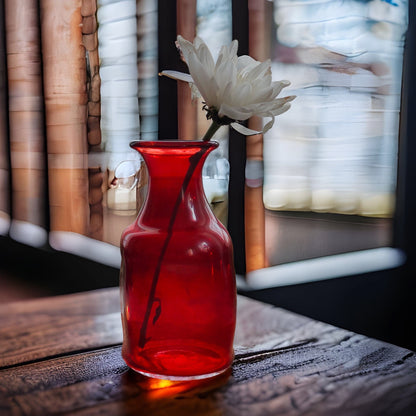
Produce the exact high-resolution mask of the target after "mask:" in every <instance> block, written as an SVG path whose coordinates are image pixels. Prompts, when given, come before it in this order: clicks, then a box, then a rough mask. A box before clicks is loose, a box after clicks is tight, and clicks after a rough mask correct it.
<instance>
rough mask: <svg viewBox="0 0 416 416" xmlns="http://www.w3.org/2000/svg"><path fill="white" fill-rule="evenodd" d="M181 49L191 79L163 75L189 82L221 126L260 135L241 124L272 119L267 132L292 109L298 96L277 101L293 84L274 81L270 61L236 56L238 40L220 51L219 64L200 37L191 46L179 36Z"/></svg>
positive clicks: (171, 73)
mask: <svg viewBox="0 0 416 416" xmlns="http://www.w3.org/2000/svg"><path fill="white" fill-rule="evenodd" d="M178 45H179V48H180V50H181V52H182V54H183V58H184V60H185V62H186V63H187V65H188V68H189V72H190V75H189V74H185V73H182V72H177V71H163V72H162V73H161V75H166V76H168V77H170V78H174V79H176V80H181V81H186V82H188V83H189V84H190V86H191V88H192V91H193V94H194V96H195V95H196V96H198V95H201V96H202V98H203V100H204V104H205V105H204V109H205V110H206V111H207V118H208V119H212V120H213V121H214V122H215V123H216V124H217V125H218V126H219V125H224V124H231V126H232V127H233V128H234V129H235V130H237V131H238V132H240V133H242V134H245V135H250V134H256V133H259V132H258V131H254V130H250V129H247V128H246V127H244V126H243V125H241V124H240V123H239V122H241V121H244V120H247V119H249V118H250V117H252V116H260V117H270V118H271V120H270V121H269V122H268V123H267V124H266V125H265V127H264V129H263V132H266V131H267V130H269V129H270V128H271V127H272V126H273V123H274V119H275V117H276V116H277V115H279V114H282V113H284V112H285V111H287V110H288V109H289V108H290V101H292V100H293V99H294V98H295V96H288V97H283V98H277V96H278V95H279V93H280V92H281V90H282V89H283V88H284V87H287V86H288V85H290V82H289V81H272V71H271V67H270V60H267V61H265V62H258V61H256V60H255V59H253V58H251V57H250V56H247V55H243V56H237V49H238V42H237V41H236V40H234V41H232V42H231V44H230V45H229V46H223V47H222V48H221V50H220V53H219V56H218V59H217V61H216V62H215V61H214V59H213V57H212V54H211V52H210V50H209V49H208V46H207V45H206V44H205V43H204V42H203V41H202V40H201V39H200V38H198V37H197V38H195V40H194V43H193V44H192V43H191V42H188V41H187V40H185V39H184V38H183V37H182V36H178Z"/></svg>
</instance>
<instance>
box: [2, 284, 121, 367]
mask: <svg viewBox="0 0 416 416" xmlns="http://www.w3.org/2000/svg"><path fill="white" fill-rule="evenodd" d="M121 342H122V331H121V321H120V301H119V296H118V289H117V288H111V289H103V290H97V291H92V292H87V293H81V294H72V295H65V296H57V297H51V298H41V299H36V300H32V301H25V302H13V303H8V304H4V305H0V368H1V367H4V366H10V365H15V364H21V363H23V362H30V361H34V360H39V359H43V358H46V357H53V356H56V355H61V354H64V353H69V352H74V351H81V350H83V349H96V348H100V347H105V346H109V345H114V344H119V343H121Z"/></svg>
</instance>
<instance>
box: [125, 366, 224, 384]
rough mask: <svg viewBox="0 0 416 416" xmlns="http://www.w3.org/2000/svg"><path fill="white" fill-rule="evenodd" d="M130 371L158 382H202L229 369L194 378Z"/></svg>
mask: <svg viewBox="0 0 416 416" xmlns="http://www.w3.org/2000/svg"><path fill="white" fill-rule="evenodd" d="M130 368H131V369H132V370H134V371H135V372H136V373H139V374H141V375H143V376H146V377H149V378H157V379H159V380H170V381H192V380H204V379H207V378H212V377H216V376H219V375H220V374H223V373H225V372H226V371H227V370H228V369H229V367H227V368H224V369H223V370H221V371H216V372H214V373H209V374H200V375H195V376H169V375H165V374H154V373H147V372H146V371H142V370H136V369H135V368H133V367H130Z"/></svg>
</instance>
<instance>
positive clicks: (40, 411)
mask: <svg viewBox="0 0 416 416" xmlns="http://www.w3.org/2000/svg"><path fill="white" fill-rule="evenodd" d="M257 323H258V324H259V326H261V325H262V323H261V322H257ZM308 327H309V328H308ZM295 332H298V336H299V335H303V334H304V333H308V334H314V335H317V334H322V335H321V336H319V337H314V339H313V340H312V341H311V340H309V341H305V342H304V343H303V344H302V343H299V344H298V345H297V346H296V345H286V346H284V345H285V341H284V340H282V338H285V337H284V336H283V335H282V334H273V335H271V336H270V338H269V339H268V340H266V341H265V342H264V343H263V344H260V345H257V346H253V347H245V348H244V351H242V349H237V350H238V351H240V352H237V354H236V358H235V361H234V365H233V369H232V372H231V373H228V374H225V375H223V376H221V377H217V378H215V379H212V380H205V381H198V382H166V381H157V380H149V379H146V378H145V377H141V376H140V375H138V374H136V373H134V372H133V371H131V370H128V369H127V367H126V365H125V364H124V362H123V360H122V359H121V355H120V347H113V348H108V349H103V350H100V351H93V352H88V353H84V354H76V355H73V356H67V357H61V358H57V359H52V360H49V361H43V362H38V363H33V364H28V365H24V366H20V367H16V368H10V369H6V370H2V371H0V392H1V395H2V396H3V400H2V403H3V404H2V408H0V409H1V410H2V411H3V413H2V414H5V415H7V414H13V415H20V414H22V415H23V414H24V415H45V414H52V413H61V412H65V414H77V415H89V416H90V415H98V414H100V415H118V414H123V415H130V414H131V415H133V414H137V411H138V409H140V414H152V415H153V414H154V415H157V414H180V415H196V414H198V415H218V414H227V415H228V414H230V415H234V414H250V415H281V414H282V415H283V414H284V415H292V414H293V415H295V414H307V415H309V414H310V415H313V414H320V415H326V414H328V415H331V414H337V415H344V414H345V415H351V414H365V415H369V414H375V415H376V414H377V415H380V414H389V415H394V414H411V413H407V412H410V411H411V410H415V409H416V407H415V406H416V376H415V374H416V372H415V370H416V357H415V355H414V354H413V353H411V352H409V351H407V350H404V349H402V348H398V347H395V346H392V345H389V344H386V343H383V342H380V341H375V340H372V339H369V338H366V337H364V336H361V335H356V334H352V333H347V332H346V331H344V330H341V329H337V328H334V327H330V326H328V325H325V324H321V325H316V324H315V323H314V322H310V323H309V324H306V325H304V326H302V327H299V328H298V329H297V331H295ZM294 338H296V337H294ZM286 342H287V340H286ZM279 345H280V346H279ZM281 345H283V346H281Z"/></svg>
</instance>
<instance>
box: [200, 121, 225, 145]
mask: <svg viewBox="0 0 416 416" xmlns="http://www.w3.org/2000/svg"><path fill="white" fill-rule="evenodd" d="M220 127H221V125H220V124H218V123H216V122H215V121H212V123H211V125H210V126H209V129H208V130H207V132H206V133H205V136H204V137H203V138H202V141H204V142H208V141H209V140H211V139H212V136H214V134H215V133H216V131H217V130H218V129H219V128H220Z"/></svg>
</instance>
